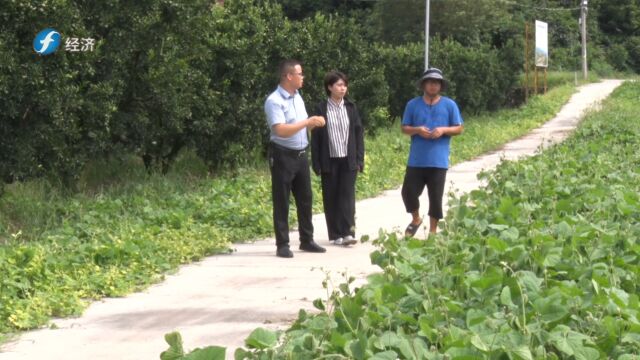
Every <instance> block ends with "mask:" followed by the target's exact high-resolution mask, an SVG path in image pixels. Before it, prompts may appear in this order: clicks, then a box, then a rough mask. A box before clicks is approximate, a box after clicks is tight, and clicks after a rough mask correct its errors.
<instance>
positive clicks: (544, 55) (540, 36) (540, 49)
mask: <svg viewBox="0 0 640 360" xmlns="http://www.w3.org/2000/svg"><path fill="white" fill-rule="evenodd" d="M548 65H549V32H548V24H547V23H546V22H542V21H538V20H536V66H538V67H547V66H548Z"/></svg>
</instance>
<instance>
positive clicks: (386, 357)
mask: <svg viewBox="0 0 640 360" xmlns="http://www.w3.org/2000/svg"><path fill="white" fill-rule="evenodd" d="M397 358H398V354H397V353H396V352H395V351H393V350H387V351H383V352H379V353H376V354H374V355H373V356H372V357H370V358H369V359H371V360H396V359H397Z"/></svg>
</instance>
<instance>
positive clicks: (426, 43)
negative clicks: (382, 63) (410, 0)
mask: <svg viewBox="0 0 640 360" xmlns="http://www.w3.org/2000/svg"><path fill="white" fill-rule="evenodd" d="M426 1H427V3H426V10H425V16H424V71H427V69H428V68H429V0H426ZM585 1H586V0H585Z"/></svg>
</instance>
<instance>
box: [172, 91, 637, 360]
mask: <svg viewBox="0 0 640 360" xmlns="http://www.w3.org/2000/svg"><path fill="white" fill-rule="evenodd" d="M639 100H640V84H639V83H638V82H634V83H627V84H625V85H623V86H622V87H621V88H620V89H618V90H616V92H615V93H614V94H613V95H612V98H611V99H609V100H607V102H606V103H605V106H604V109H603V110H602V111H601V112H598V113H593V114H590V115H589V116H588V117H587V118H586V119H585V120H584V122H583V123H582V124H581V126H580V127H579V129H578V130H577V131H576V132H575V133H574V134H573V135H572V137H571V138H570V139H568V140H567V141H565V142H564V143H563V144H561V145H557V146H554V147H552V148H551V149H549V150H547V151H545V152H544V153H542V154H539V155H537V156H535V157H532V158H529V159H527V160H523V161H520V162H503V163H502V164H501V165H500V166H499V167H498V168H497V169H496V170H495V171H494V172H490V173H484V174H483V175H482V177H483V178H484V179H486V180H487V182H488V185H487V186H486V187H484V188H482V189H479V190H474V191H472V192H471V193H470V194H466V195H462V196H461V197H459V198H457V199H452V201H451V202H450V204H451V206H450V210H449V212H448V215H447V220H448V221H447V226H446V228H445V230H444V231H443V232H442V234H439V235H438V236H435V237H432V238H430V239H428V240H427V241H424V240H417V239H401V238H398V237H396V236H395V235H393V234H391V235H388V234H382V235H381V237H380V238H379V239H378V240H376V243H377V244H378V245H379V250H377V251H375V252H373V253H372V254H371V259H372V261H373V263H375V264H377V265H379V266H380V268H381V269H382V270H383V272H382V273H378V274H373V275H371V276H369V278H368V282H367V284H366V285H364V286H362V287H361V288H355V289H353V288H352V286H350V285H349V284H350V282H351V281H352V279H349V280H348V281H347V282H346V283H344V284H342V285H340V286H339V287H338V288H337V289H335V290H334V291H333V295H332V296H330V298H329V299H327V300H316V301H315V302H314V305H315V306H316V307H317V308H318V309H319V313H318V314H309V313H307V312H304V311H300V314H299V316H298V319H297V320H296V321H295V323H294V324H293V326H292V327H291V328H290V329H288V330H287V331H286V333H281V332H272V331H269V330H265V329H261V328H260V329H256V330H255V331H254V332H253V333H252V334H251V335H250V336H249V337H248V338H247V340H246V345H247V349H248V350H246V349H239V350H237V351H236V354H235V355H236V358H237V359H321V358H322V359H398V358H400V359H452V360H453V359H524V360H528V359H576V360H587V359H605V358H606V359H617V360H631V359H638V358H639V356H640V335H639V334H640V298H639V296H638V290H639V288H640V285H639V280H640V152H639V151H638V148H640V126H639V125H640V122H639V121H638V117H637V113H638V111H637V106H638V105H637V104H638V101H639ZM168 336H169V335H168ZM175 336H176V335H175V334H171V335H170V336H169V338H173V339H175ZM171 349H175V346H172V347H171V348H170V350H171ZM215 349H216V350H217V351H219V352H220V351H221V349H220V348H215ZM211 350H212V349H207V348H205V349H200V350H199V352H204V351H211ZM167 354H169V353H164V354H163V355H167ZM173 354H174V355H175V354H176V353H175V352H174V353H173ZM182 358H188V357H182V356H177V357H173V358H171V359H182ZM163 359H170V358H169V357H163ZM212 359H215V358H212Z"/></svg>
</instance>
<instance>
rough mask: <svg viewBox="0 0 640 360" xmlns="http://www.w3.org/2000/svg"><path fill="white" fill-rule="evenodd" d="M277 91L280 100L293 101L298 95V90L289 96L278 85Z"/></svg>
mask: <svg viewBox="0 0 640 360" xmlns="http://www.w3.org/2000/svg"><path fill="white" fill-rule="evenodd" d="M277 91H278V93H279V94H280V96H282V98H284V99H293V98H294V97H295V96H296V95H298V90H296V92H295V93H293V95H291V94H290V93H289V92H288V91H287V90H285V89H284V88H283V87H282V86H280V85H278V90H277Z"/></svg>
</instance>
